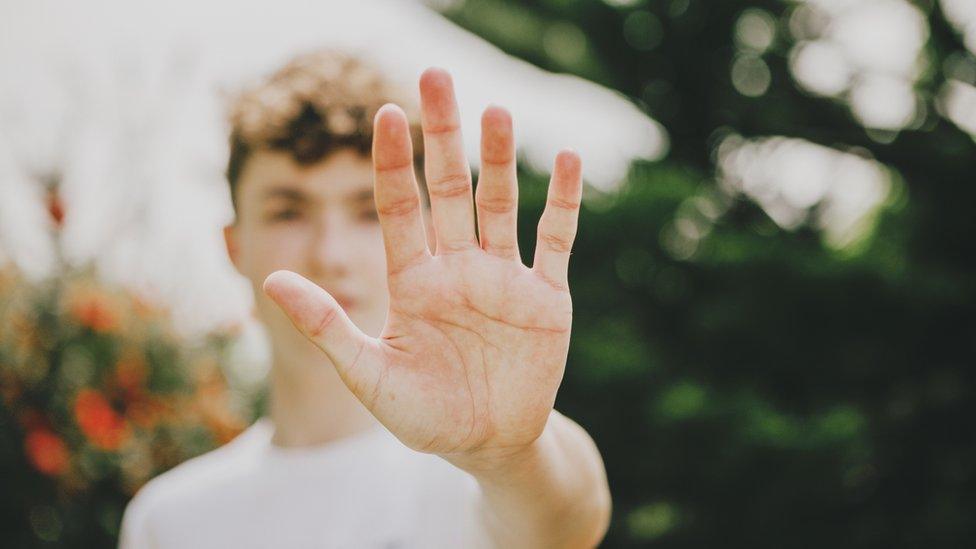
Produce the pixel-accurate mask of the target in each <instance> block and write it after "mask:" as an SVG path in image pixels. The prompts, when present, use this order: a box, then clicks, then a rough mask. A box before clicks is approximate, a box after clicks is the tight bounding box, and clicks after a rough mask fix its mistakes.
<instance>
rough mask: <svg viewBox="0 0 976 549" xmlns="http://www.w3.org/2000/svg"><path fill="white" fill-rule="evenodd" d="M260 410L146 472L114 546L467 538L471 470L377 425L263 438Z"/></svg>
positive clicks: (466, 542) (471, 523)
mask: <svg viewBox="0 0 976 549" xmlns="http://www.w3.org/2000/svg"><path fill="white" fill-rule="evenodd" d="M273 429H274V428H273V427H272V425H271V422H270V420H268V419H262V420H259V421H258V422H257V423H255V424H254V425H253V426H251V427H250V428H248V429H247V430H246V431H244V432H243V433H241V435H240V436H238V437H237V438H235V439H234V440H233V441H231V442H230V443H228V444H227V445H225V446H223V447H221V448H218V449H216V450H214V451H212V452H209V453H207V454H205V455H203V456H200V457H198V458H195V459H192V460H190V461H188V462H186V463H184V464H182V465H180V466H178V467H176V468H174V469H172V470H171V471H168V472H167V473H164V474H162V475H160V476H159V477H157V478H155V479H153V480H152V481H150V482H149V483H148V484H147V485H146V486H144V487H143V488H142V490H140V491H139V493H138V494H136V497H135V498H134V499H133V500H132V501H131V502H130V503H129V506H128V508H126V511H125V516H124V518H123V521H122V534H121V541H120V546H121V547H122V548H123V549H144V548H147V549H148V548H152V549H166V548H177V547H178V548H181V549H189V548H194V547H207V548H214V547H218V548H222V547H235V548H246V547H281V548H291V547H357V548H358V547H363V548H385V549H394V548H397V549H405V548H413V547H424V548H427V547H432V548H434V547H478V546H483V545H484V540H485V535H484V533H483V530H482V529H481V527H480V521H479V520H478V518H477V503H478V501H479V488H478V485H477V482H476V481H475V480H474V478H473V477H471V476H470V475H468V474H467V473H465V472H463V471H461V470H459V469H457V468H455V467H453V466H452V465H450V464H449V463H447V462H446V461H444V460H442V459H441V458H439V457H437V456H434V455H429V454H422V453H419V452H415V451H413V450H410V449H409V448H407V447H406V446H404V445H403V444H402V443H401V442H400V441H399V440H397V439H396V438H395V437H394V436H393V435H392V434H390V433H389V432H388V431H387V430H386V429H384V428H382V427H377V428H374V429H371V430H369V431H366V432H363V433H359V434H356V435H353V436H350V437H347V438H344V439H340V440H338V441H335V442H333V443H331V444H327V445H324V446H320V447H315V448H282V447H278V446H275V445H273V444H272V443H271V437H272V434H273Z"/></svg>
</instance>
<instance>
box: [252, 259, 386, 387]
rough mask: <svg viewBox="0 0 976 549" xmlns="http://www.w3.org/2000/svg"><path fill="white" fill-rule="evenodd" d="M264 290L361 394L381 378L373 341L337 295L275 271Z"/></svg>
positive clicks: (290, 273) (297, 276) (313, 284)
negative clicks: (344, 308)
mask: <svg viewBox="0 0 976 549" xmlns="http://www.w3.org/2000/svg"><path fill="white" fill-rule="evenodd" d="M264 293H266V294H267V295H268V297H270V298H271V299H272V300H273V301H274V302H275V303H277V304H278V306H279V307H281V310H282V311H284V312H285V314H286V315H287V316H288V318H289V319H291V322H292V324H294V325H295V327H296V328H298V330H299V331H300V332H301V333H302V334H304V335H305V337H307V338H308V339H310V340H311V341H312V342H313V343H315V345H317V346H318V348H319V349H322V351H323V352H325V354H326V355H328V357H329V358H330V359H332V362H333V364H335V366H336V370H338V372H339V375H340V376H341V377H342V380H343V381H344V382H345V383H346V385H347V386H348V387H349V388H350V389H351V390H352V391H353V393H355V394H356V395H357V396H359V393H360V392H361V391H363V390H364V389H366V388H367V387H372V386H374V385H375V383H376V381H377V380H378V378H379V366H378V364H377V362H376V361H375V360H374V355H375V353H373V352H372V351H373V349H374V346H373V341H372V338H370V337H369V336H367V335H366V334H364V333H363V332H362V330H360V329H359V328H357V327H356V325H355V324H353V323H352V321H351V320H349V316H348V315H346V312H345V311H344V310H342V307H340V306H339V303H337V302H336V300H335V298H334V297H332V296H331V295H329V292H327V291H325V290H323V289H322V288H320V287H319V286H318V285H317V284H315V283H314V282H312V281H310V280H308V279H307V278H305V277H303V276H301V275H299V274H297V273H293V272H291V271H275V272H273V273H271V274H270V275H268V278H266V279H265V280H264Z"/></svg>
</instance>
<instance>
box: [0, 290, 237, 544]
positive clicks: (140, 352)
mask: <svg viewBox="0 0 976 549" xmlns="http://www.w3.org/2000/svg"><path fill="white" fill-rule="evenodd" d="M228 336H229V334H223V335H213V336H210V337H208V338H206V339H205V340H203V341H199V342H195V343H192V344H191V343H190V342H188V341H186V340H184V339H183V338H180V337H179V336H177V335H176V334H175V332H174V331H173V330H172V327H171V326H170V325H169V324H168V321H167V315H166V314H165V312H163V311H161V310H157V309H154V308H153V307H151V306H149V305H147V304H146V303H145V302H144V301H143V300H141V299H139V297H138V296H136V295H134V294H132V293H129V292H127V291H125V290H122V289H119V288H112V287H109V286H106V285H104V284H101V283H98V282H97V281H96V280H95V279H94V278H93V277H92V276H91V275H90V274H87V273H71V274H65V275H63V276H61V277H58V278H56V279H53V280H48V281H45V282H43V283H40V284H31V283H29V282H27V281H26V280H24V279H23V278H22V277H20V276H19V275H18V274H17V273H16V272H13V271H9V272H0V478H2V479H3V482H2V484H3V490H0V533H2V534H0V536H2V537H4V538H6V541H9V542H11V543H12V545H14V546H21V545H35V544H37V542H38V540H41V541H60V542H62V543H67V544H68V545H75V544H77V545H84V546H93V545H97V546H105V545H110V544H114V542H115V536H116V535H117V533H118V525H119V521H120V519H121V514H122V510H123V509H124V506H125V503H126V502H127V501H128V499H129V498H130V497H131V496H132V495H133V494H134V493H135V491H136V490H137V489H138V488H139V487H140V486H142V485H143V484H144V483H145V482H146V481H148V480H149V479H150V478H152V477H153V476H155V475H157V474H159V473H161V472H163V471H165V470H167V469H169V468H171V467H173V466H175V465H177V464H179V463H181V462H182V461H185V460H186V459H189V458H191V457H193V456H196V455H198V454H201V453H203V452H205V451H207V450H210V449H212V448H214V447H216V446H218V445H220V444H222V443H224V442H226V441H228V440H229V439H231V438H232V437H233V436H235V435H236V434H237V433H238V432H239V431H240V430H242V429H243V427H244V426H245V421H244V413H243V412H236V411H234V407H233V406H232V399H231V398H230V393H229V391H228V389H227V385H226V383H225V381H224V377H223V375H222V371H221V368H220V364H221V361H222V357H223V354H224V353H223V350H224V348H225V346H226V344H227V343H228V340H229V337H228ZM10 532H14V534H13V536H14V538H13V539H10V538H9V537H8V535H7V534H8V533H10ZM17 536H22V537H17ZM31 537H33V538H34V539H31Z"/></svg>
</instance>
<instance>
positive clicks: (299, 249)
mask: <svg viewBox="0 0 976 549" xmlns="http://www.w3.org/2000/svg"><path fill="white" fill-rule="evenodd" d="M237 193H238V194H237V199H238V203H237V204H238V212H237V220H236V222H235V223H234V224H233V225H230V226H228V227H226V228H225V229H224V237H225V241H226V244H227V251H228V254H229V255H230V257H231V260H232V261H233V263H234V265H235V267H237V270H238V271H239V272H240V273H241V274H242V275H244V276H245V277H247V278H248V280H250V282H251V286H252V287H253V290H254V297H255V303H256V308H257V313H258V316H259V317H260V319H261V320H262V321H263V322H264V324H265V326H266V327H267V329H268V331H269V333H270V335H271V339H272V342H273V344H274V346H275V348H276V350H277V351H281V350H282V349H283V348H287V349H288V352H289V354H291V353H292V352H294V351H308V350H309V349H311V348H312V346H311V344H310V343H309V342H308V341H307V340H306V339H305V338H304V336H302V335H301V334H300V333H299V332H298V330H296V329H295V328H294V326H292V324H291V322H290V321H289V320H288V318H287V317H286V316H285V315H284V313H282V312H281V311H280V309H279V308H278V307H277V305H275V304H274V302H272V301H271V300H270V298H268V297H267V296H266V295H265V294H264V292H263V291H262V289H261V287H262V284H263V283H264V279H265V278H266V277H267V276H268V275H269V274H271V273H272V272H274V271H276V270H279V269H287V270H290V271H294V272H296V273H299V274H301V275H303V276H305V277H306V278H308V279H309V280H311V281H312V282H315V283H316V284H318V285H319V286H321V287H322V288H325V289H326V290H328V291H329V293H331V294H332V296H333V297H335V298H336V300H337V301H338V302H339V304H340V305H341V306H342V307H343V309H345V311H346V313H348V314H349V317H350V318H351V319H352V321H353V322H354V323H355V324H356V325H357V326H358V327H359V328H360V329H361V330H363V331H364V332H366V333H367V334H369V335H372V336H376V335H378V334H379V332H380V330H382V328H383V324H384V321H385V318H386V314H387V306H388V303H389V294H388V291H387V285H386V255H385V253H384V250H383V236H382V233H381V231H380V224H379V221H378V219H377V216H376V208H375V204H374V202H373V171H372V163H371V161H370V159H369V157H367V156H364V155H362V154H360V153H358V152H356V151H354V150H352V149H342V150H339V151H336V152H334V153H332V154H330V155H329V156H327V157H326V158H324V159H323V160H322V161H320V162H318V163H315V164H311V165H308V166H302V165H300V164H298V163H296V162H295V161H294V160H293V159H292V158H291V155H290V154H289V153H286V152H277V151H264V150H262V151H256V152H255V153H253V155H252V156H251V157H250V158H248V160H247V162H246V163H245V166H244V169H243V171H242V173H241V176H240V180H239V181H238V187H237ZM315 352H317V351H315Z"/></svg>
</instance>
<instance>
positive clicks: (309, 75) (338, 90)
mask: <svg viewBox="0 0 976 549" xmlns="http://www.w3.org/2000/svg"><path fill="white" fill-rule="evenodd" d="M386 103H397V104H398V105H400V106H401V107H403V108H404V110H405V111H406V113H407V117H408V120H410V132H411V135H412V141H413V147H414V158H415V160H418V161H419V159H420V158H421V157H422V155H423V139H422V138H421V132H420V123H419V117H418V116H417V113H416V109H415V108H413V104H412V102H410V101H405V97H404V95H403V94H402V93H401V92H400V90H398V89H397V88H395V87H394V86H393V84H392V83H390V82H389V81H388V80H387V79H386V78H385V77H384V76H383V74H382V73H381V72H380V71H379V70H378V69H376V68H375V67H372V66H370V65H368V64H366V63H365V62H364V61H363V60H361V59H359V58H357V57H354V56H352V55H349V54H347V53H343V52H340V51H336V50H319V51H314V52H310V53H305V54H302V55H299V56H298V57H295V58H293V59H292V60H291V61H289V62H288V63H287V64H286V65H285V66H283V67H282V68H281V69H279V70H278V71H276V72H275V73H274V74H272V75H271V76H270V77H268V78H267V79H266V80H264V81H263V82H261V83H260V84H259V85H257V86H255V87H253V88H251V89H247V90H245V91H244V92H243V93H241V94H240V95H239V96H238V97H237V98H236V100H235V101H233V102H232V104H231V106H230V110H229V121H230V127H231V132H230V158H229V160H228V163H227V172H226V176H227V181H228V183H229V184H230V194H231V202H232V203H233V205H234V210H235V211H237V186H238V182H239V180H240V176H241V172H242V171H243V170H244V165H245V163H246V162H247V159H248V158H249V157H250V156H251V154H252V153H254V152H255V151H258V150H272V151H285V152H288V153H291V156H292V158H294V160H295V161H296V162H297V163H299V164H301V165H310V164H314V163H316V162H318V161H320V160H323V159H324V158H325V157H327V156H328V155H329V154H331V153H333V152H335V151H337V150H341V149H353V150H355V151H358V152H359V153H361V154H363V155H365V156H369V154H370V150H371V147H372V140H373V117H374V116H375V115H376V111H378V110H379V108H380V107H382V106H383V105H384V104H386ZM421 184H423V182H422V181H421ZM422 194H423V193H422Z"/></svg>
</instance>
